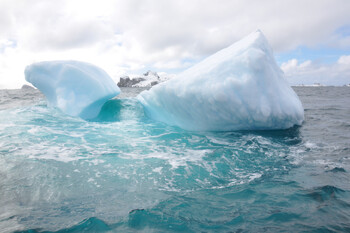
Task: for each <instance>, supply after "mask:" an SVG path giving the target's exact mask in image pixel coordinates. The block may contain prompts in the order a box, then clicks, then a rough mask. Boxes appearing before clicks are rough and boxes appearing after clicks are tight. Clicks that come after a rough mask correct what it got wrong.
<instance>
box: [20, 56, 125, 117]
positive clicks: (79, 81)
mask: <svg viewBox="0 0 350 233" xmlns="http://www.w3.org/2000/svg"><path fill="white" fill-rule="evenodd" d="M24 73H25V79H26V80H27V81H28V82H30V83H31V84H32V85H33V86H35V87H36V88H38V89H39V90H40V91H41V92H42V93H43V94H44V95H45V96H46V99H47V101H48V105H49V106H52V107H57V108H59V109H61V110H62V111H63V112H65V113H67V114H69V115H71V116H79V117H81V118H83V119H93V118H95V117H96V116H97V115H98V113H99V112H100V110H101V108H102V106H103V104H104V103H105V102H106V101H107V100H109V99H111V98H113V97H115V96H116V95H118V94H119V93H120V89H119V87H118V86H117V84H116V83H115V82H114V81H113V80H112V79H111V77H110V76H109V75H108V74H107V73H106V72H105V71H104V70H103V69H101V68H99V67H97V66H95V65H92V64H89V63H86V62H81V61H43V62H38V63H34V64H32V65H29V66H27V67H26V69H25V72H24Z"/></svg>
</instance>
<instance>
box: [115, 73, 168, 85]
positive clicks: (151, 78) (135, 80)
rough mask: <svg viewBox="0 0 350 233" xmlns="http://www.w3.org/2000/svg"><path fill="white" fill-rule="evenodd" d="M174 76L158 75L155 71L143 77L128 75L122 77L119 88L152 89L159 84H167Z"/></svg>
mask: <svg viewBox="0 0 350 233" xmlns="http://www.w3.org/2000/svg"><path fill="white" fill-rule="evenodd" d="M172 77H173V75H171V74H167V73H163V72H161V73H157V72H154V71H151V70H149V71H147V72H146V73H144V74H143V75H137V74H136V75H133V74H131V75H126V76H123V77H120V79H119V82H118V86H119V87H152V86H155V85H157V84H159V83H162V82H165V81H167V80H169V79H171V78H172Z"/></svg>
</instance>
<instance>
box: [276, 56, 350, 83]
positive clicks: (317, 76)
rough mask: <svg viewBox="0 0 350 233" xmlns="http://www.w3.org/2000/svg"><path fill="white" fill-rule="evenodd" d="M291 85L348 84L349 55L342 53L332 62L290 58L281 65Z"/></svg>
mask: <svg viewBox="0 0 350 233" xmlns="http://www.w3.org/2000/svg"><path fill="white" fill-rule="evenodd" d="M281 69H282V70H283V71H284V73H285V75H286V78H287V80H288V81H289V83H290V84H292V85H301V84H304V85H312V84H315V83H320V84H323V85H336V86H339V85H346V84H350V55H343V56H341V57H339V59H338V60H337V61H336V62H335V63H333V64H318V63H314V62H312V61H310V60H308V61H305V62H303V63H300V64H299V62H298V60H297V59H291V60H289V61H288V62H285V63H283V64H282V65H281Z"/></svg>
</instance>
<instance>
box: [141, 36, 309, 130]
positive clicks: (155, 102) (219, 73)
mask: <svg viewBox="0 0 350 233" xmlns="http://www.w3.org/2000/svg"><path fill="white" fill-rule="evenodd" d="M137 98H138V100H139V101H140V102H141V103H142V105H143V106H144V110H145V113H146V114H147V115H148V116H149V117H151V118H153V119H155V120H158V121H162V122H165V123H167V124H170V125H176V126H179V127H181V128H183V129H187V130H199V131H230V130H262V129H286V128H290V127H292V126H294V125H300V124H302V122H303V119H304V109H303V107H302V104H301V102H300V100H299V98H298V96H297V95H296V93H295V92H294V91H293V89H292V88H291V87H290V86H289V85H288V83H287V81H286V80H285V78H284V74H283V72H282V71H281V69H280V68H279V67H278V65H277V64H276V61H275V59H274V56H273V53H272V49H271V48H270V46H269V44H268V42H267V40H266V38H265V37H264V35H263V34H262V33H261V32H260V31H259V30H258V31H256V32H254V33H252V34H250V35H248V36H247V37H245V38H243V39H242V40H240V41H238V42H237V43H235V44H233V45H231V46H229V47H228V48H225V49H223V50H221V51H219V52H217V53H215V54H214V55H212V56H210V57H208V58H206V59H205V60H203V61H202V62H200V63H198V64H197V65H195V66H193V67H191V68H189V69H188V70H186V71H184V72H182V73H181V74H179V75H178V77H175V78H173V79H171V80H169V81H167V82H164V83H161V84H159V85H157V86H154V87H152V88H151V89H150V90H148V91H144V92H142V93H140V94H139V96H138V97H137Z"/></svg>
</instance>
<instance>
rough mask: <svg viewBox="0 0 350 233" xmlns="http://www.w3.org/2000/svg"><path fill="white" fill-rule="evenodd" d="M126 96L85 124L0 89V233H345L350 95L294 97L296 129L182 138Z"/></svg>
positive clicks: (34, 96) (315, 90)
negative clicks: (299, 113)
mask: <svg viewBox="0 0 350 233" xmlns="http://www.w3.org/2000/svg"><path fill="white" fill-rule="evenodd" d="M141 90H142V89H137V88H125V89H122V92H123V94H122V96H120V97H119V99H114V100H111V101H109V102H107V103H106V105H105V106H104V107H103V109H102V111H101V113H100V115H99V116H98V118H97V119H95V120H93V121H84V120H82V119H79V118H74V117H70V116H67V115H65V114H63V113H62V112H60V111H59V110H57V109H53V108H48V107H47V105H46V102H45V99H44V97H43V96H42V95H41V94H40V93H39V92H38V91H36V90H31V89H22V90H0V229H2V230H1V232H176V231H181V232H349V231H350V175H349V172H350V118H349V116H350V88H349V87H297V88H295V90H296V92H297V94H298V95H299V96H300V98H301V100H302V102H303V105H304V108H305V122H304V124H303V125H302V126H301V127H295V128H292V129H288V130H280V131H240V132H189V131H184V130H181V129H180V128H177V127H171V126H167V125H165V124H162V123H159V122H155V121H152V120H150V119H148V118H147V117H146V116H145V115H144V113H143V110H142V107H141V106H140V104H139V103H138V102H137V101H136V100H135V99H134V96H135V95H137V93H138V92H140V91H141Z"/></svg>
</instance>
